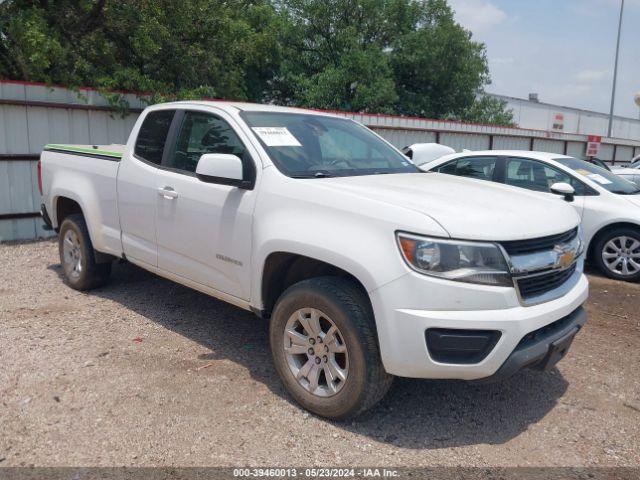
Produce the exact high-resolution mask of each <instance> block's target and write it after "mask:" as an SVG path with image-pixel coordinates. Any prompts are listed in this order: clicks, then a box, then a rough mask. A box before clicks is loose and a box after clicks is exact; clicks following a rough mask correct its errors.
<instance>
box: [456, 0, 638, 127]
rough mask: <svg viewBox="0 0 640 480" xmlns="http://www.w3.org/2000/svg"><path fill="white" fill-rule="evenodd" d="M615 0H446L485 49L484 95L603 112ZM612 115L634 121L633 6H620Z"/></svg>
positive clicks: (633, 2)
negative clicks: (488, 79)
mask: <svg viewBox="0 0 640 480" xmlns="http://www.w3.org/2000/svg"><path fill="white" fill-rule="evenodd" d="M620 2H621V0H449V3H450V4H451V6H452V7H453V9H454V10H455V12H456V19H457V21H458V22H459V23H460V24H462V25H463V26H464V27H466V28H467V29H469V30H471V32H472V33H473V38H474V39H475V40H476V41H481V42H483V43H485V45H486V47H487V57H488V59H489V69H490V74H491V78H492V84H491V85H489V86H488V87H487V89H486V90H487V91H488V92H490V93H497V94H501V95H509V96H513V97H520V98H527V97H528V95H529V93H531V92H535V93H538V95H539V98H540V101H541V102H546V103H554V104H558V105H563V106H568V107H576V108H584V109H588V110H596V111H600V112H605V113H608V112H609V105H610V101H611V87H612V83H613V65H614V59H615V47H616V35H617V30H618V19H619V14H620ZM618 68H619V69H618V88H617V92H616V103H615V113H616V115H622V116H626V117H633V118H638V115H639V113H640V109H639V108H638V107H637V106H636V105H635V103H634V95H635V94H636V93H638V92H640V0H625V7H624V16H623V23H622V37H621V40H620V61H619V67H618Z"/></svg>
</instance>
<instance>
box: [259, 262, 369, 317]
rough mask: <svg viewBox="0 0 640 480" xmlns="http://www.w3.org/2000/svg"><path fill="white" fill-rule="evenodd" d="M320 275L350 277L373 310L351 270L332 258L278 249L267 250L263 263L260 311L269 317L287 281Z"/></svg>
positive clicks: (363, 289)
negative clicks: (320, 257) (329, 260)
mask: <svg viewBox="0 0 640 480" xmlns="http://www.w3.org/2000/svg"><path fill="white" fill-rule="evenodd" d="M322 276H336V277H341V278H346V279H349V280H350V281H352V282H353V283H354V284H355V285H356V286H357V287H358V289H359V290H361V291H362V293H363V294H364V296H365V297H366V299H367V301H368V303H369V307H370V308H371V311H372V312H373V307H372V306H371V298H370V297H369V294H368V292H367V289H366V287H365V285H364V283H363V282H362V281H361V280H360V279H359V278H358V277H357V276H356V275H354V274H353V273H351V272H349V271H348V270H346V269H345V268H343V267H342V266H337V265H335V264H334V263H333V262H327V261H324V260H320V259H317V258H313V257H309V256H306V255H302V254H299V253H293V252H287V251H278V252H273V253H271V254H269V255H268V256H267V257H266V258H265V261H264V264H263V269H262V275H261V284H260V297H261V300H262V302H261V305H262V310H261V311H260V313H261V315H262V316H265V317H269V316H270V315H271V311H272V310H273V307H274V306H275V304H276V301H277V300H278V298H279V297H280V295H282V293H283V292H284V291H285V290H286V289H287V288H289V287H290V286H291V285H294V284H295V283H298V282H300V281H302V280H307V279H310V278H316V277H322Z"/></svg>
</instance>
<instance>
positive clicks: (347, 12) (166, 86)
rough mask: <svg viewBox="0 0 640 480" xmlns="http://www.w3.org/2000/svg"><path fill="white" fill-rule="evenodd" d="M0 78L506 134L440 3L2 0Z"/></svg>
mask: <svg viewBox="0 0 640 480" xmlns="http://www.w3.org/2000/svg"><path fill="white" fill-rule="evenodd" d="M0 77H3V78H13V79H22V80H32V81H40V82H46V83H51V84H63V85H67V86H70V87H77V86H83V85H86V86H92V87H97V88H99V89H100V90H101V91H102V92H103V93H104V94H105V96H107V98H109V99H110V100H111V101H112V103H113V104H114V105H116V106H120V105H121V98H120V96H119V95H117V94H112V93H108V92H109V91H110V90H130V91H138V92H149V94H150V97H149V98H148V101H149V102H157V101H162V100H167V99H176V98H177V99H183V98H203V97H218V98H227V99H239V100H249V101H258V102H260V101H275V102H277V103H282V104H286V105H299V106H305V107H311V108H324V109H338V110H351V111H359V112H385V113H399V114H403V115H420V116H427V117H432V118H459V119H464V120H474V121H481V120H480V119H485V120H486V121H487V122H497V123H501V124H506V123H509V122H512V118H511V116H510V115H509V113H508V112H506V111H505V110H504V105H502V104H500V103H499V102H498V103H496V101H494V100H493V99H491V98H489V97H486V96H484V94H483V92H484V90H483V89H484V87H485V85H487V84H488V83H489V71H488V67H487V59H486V53H485V47H484V45H483V44H481V43H478V42H475V41H473V39H472V37H471V33H470V32H468V31H467V30H465V29H464V28H463V27H461V26H460V25H459V24H457V23H456V22H455V20H454V17H453V12H452V10H451V8H450V7H449V5H448V4H447V1H446V0H182V1H175V0H157V1H156V0H56V1H51V0H4V1H2V0H0ZM483 121H484V120H483Z"/></svg>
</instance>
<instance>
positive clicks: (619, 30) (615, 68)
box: [607, 0, 624, 138]
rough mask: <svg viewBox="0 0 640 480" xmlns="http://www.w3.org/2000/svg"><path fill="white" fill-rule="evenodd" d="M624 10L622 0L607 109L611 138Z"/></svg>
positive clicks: (608, 132) (622, 0)
mask: <svg viewBox="0 0 640 480" xmlns="http://www.w3.org/2000/svg"><path fill="white" fill-rule="evenodd" d="M623 12H624V0H621V3H620V20H619V21H618V41H617V43H616V63H615V66H614V67H613V88H612V89H611V110H609V129H608V131H607V137H609V138H611V132H612V130H613V107H614V105H615V103H616V83H617V82H618V57H619V56H620V32H622V13H623Z"/></svg>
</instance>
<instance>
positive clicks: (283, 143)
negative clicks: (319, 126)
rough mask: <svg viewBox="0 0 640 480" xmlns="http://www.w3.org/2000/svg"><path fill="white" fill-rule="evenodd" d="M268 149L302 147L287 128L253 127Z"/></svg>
mask: <svg viewBox="0 0 640 480" xmlns="http://www.w3.org/2000/svg"><path fill="white" fill-rule="evenodd" d="M253 131H254V132H256V135H258V136H259V137H260V139H261V140H262V141H263V142H264V143H265V145H266V146H267V147H301V146H302V145H300V142H298V139H297V138H296V137H294V136H293V134H292V133H291V132H290V131H289V129H288V128H287V127H253Z"/></svg>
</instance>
